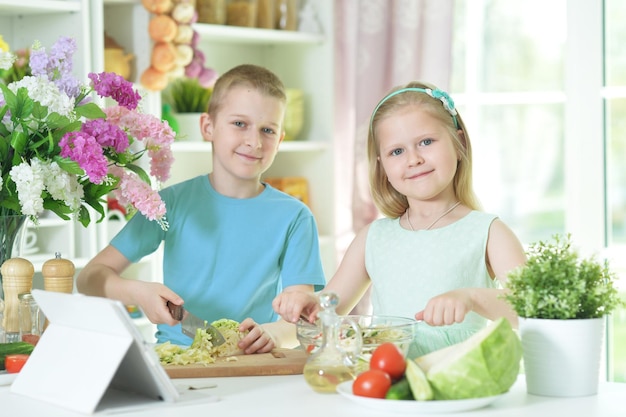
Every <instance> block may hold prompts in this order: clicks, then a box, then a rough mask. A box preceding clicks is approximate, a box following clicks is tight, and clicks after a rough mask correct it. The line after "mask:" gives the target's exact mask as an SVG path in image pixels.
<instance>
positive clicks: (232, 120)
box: [201, 86, 285, 181]
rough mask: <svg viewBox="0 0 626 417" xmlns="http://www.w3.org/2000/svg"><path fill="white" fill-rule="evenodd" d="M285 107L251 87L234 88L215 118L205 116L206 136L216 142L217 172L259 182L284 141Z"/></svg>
mask: <svg viewBox="0 0 626 417" xmlns="http://www.w3.org/2000/svg"><path fill="white" fill-rule="evenodd" d="M284 112H285V105H284V103H282V102H281V101H280V100H279V99H277V98H274V97H271V96H266V95H263V94H261V93H260V92H259V91H257V90H256V89H254V88H252V87H248V86H237V87H233V88H232V89H231V90H230V91H229V92H228V93H227V94H226V95H225V96H224V98H223V102H222V104H221V107H220V110H219V111H218V113H217V114H216V115H215V117H214V118H212V117H211V116H209V115H208V114H206V113H205V114H203V116H202V121H201V128H202V136H203V137H204V139H205V140H206V141H209V142H212V143H213V172H214V173H216V174H217V175H224V174H226V175H229V176H231V177H232V179H234V180H244V181H248V180H253V181H258V180H259V178H260V176H261V174H262V173H263V172H265V171H266V170H267V169H268V168H269V167H270V165H271V164H272V162H273V161H274V157H275V156H276V152H277V151H278V145H279V144H280V142H281V141H282V139H283V134H282V120H283V116H284Z"/></svg>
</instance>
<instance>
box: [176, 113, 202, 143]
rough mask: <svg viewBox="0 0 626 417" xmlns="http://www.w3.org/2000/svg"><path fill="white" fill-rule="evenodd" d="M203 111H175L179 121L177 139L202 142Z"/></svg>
mask: <svg viewBox="0 0 626 417" xmlns="http://www.w3.org/2000/svg"><path fill="white" fill-rule="evenodd" d="M201 114H202V113H175V114H174V117H175V118H176V121H177V122H178V134H177V135H176V140H180V141H189V142H201V141H202V134H201V133H200V115H201Z"/></svg>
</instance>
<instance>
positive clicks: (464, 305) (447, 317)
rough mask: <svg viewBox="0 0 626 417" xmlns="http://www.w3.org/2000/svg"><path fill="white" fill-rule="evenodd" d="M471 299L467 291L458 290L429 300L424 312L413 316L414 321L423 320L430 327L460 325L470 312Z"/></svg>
mask: <svg viewBox="0 0 626 417" xmlns="http://www.w3.org/2000/svg"><path fill="white" fill-rule="evenodd" d="M472 305H473V302H472V298H471V296H470V291H469V290H468V289H458V290H453V291H449V292H446V293H444V294H441V295H438V296H436V297H433V298H431V299H430V300H429V301H428V304H426V308H424V310H422V311H419V312H417V313H416V314H415V320H423V321H425V322H426V323H427V324H429V325H431V326H443V325H450V324H454V323H461V322H462V321H463V320H464V319H465V315H466V314H467V313H469V312H470V311H472Z"/></svg>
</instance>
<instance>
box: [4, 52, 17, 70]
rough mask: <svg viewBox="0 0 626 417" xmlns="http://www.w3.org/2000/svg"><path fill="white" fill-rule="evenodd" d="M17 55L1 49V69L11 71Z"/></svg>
mask: <svg viewBox="0 0 626 417" xmlns="http://www.w3.org/2000/svg"><path fill="white" fill-rule="evenodd" d="M15 58H16V56H15V54H13V53H11V52H9V51H3V50H2V49H0V69H5V70H6V69H9V68H11V66H13V63H14V62H15Z"/></svg>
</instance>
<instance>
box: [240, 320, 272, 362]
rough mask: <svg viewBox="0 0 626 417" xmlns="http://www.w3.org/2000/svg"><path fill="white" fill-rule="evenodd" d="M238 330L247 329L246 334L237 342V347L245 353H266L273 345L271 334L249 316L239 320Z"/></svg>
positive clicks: (243, 330)
mask: <svg viewBox="0 0 626 417" xmlns="http://www.w3.org/2000/svg"><path fill="white" fill-rule="evenodd" d="M239 331H240V332H245V331H248V334H247V335H246V336H245V337H244V338H243V339H241V340H240V341H239V343H238V346H239V349H241V350H243V352H244V353H245V354H251V353H267V352H270V351H271V350H272V349H274V347H275V343H274V339H273V338H272V335H271V334H270V333H269V332H267V331H265V329H264V328H263V326H262V325H260V324H258V323H256V322H255V321H254V320H252V319H251V318H247V319H245V320H244V321H242V322H241V324H240V325H239Z"/></svg>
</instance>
